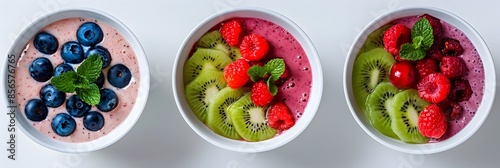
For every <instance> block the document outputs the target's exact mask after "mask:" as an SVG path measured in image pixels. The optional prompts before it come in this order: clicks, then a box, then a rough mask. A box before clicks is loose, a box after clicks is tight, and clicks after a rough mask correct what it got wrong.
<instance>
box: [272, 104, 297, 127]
mask: <svg viewBox="0 0 500 168" xmlns="http://www.w3.org/2000/svg"><path fill="white" fill-rule="evenodd" d="M267 123H268V124H269V126H270V127H271V128H274V129H277V130H281V131H284V130H287V129H290V128H291V127H292V126H293V125H295V120H294V118H293V116H292V113H291V112H290V109H288V107H287V106H286V105H285V103H283V102H277V103H275V104H273V105H271V107H269V109H268V111H267Z"/></svg>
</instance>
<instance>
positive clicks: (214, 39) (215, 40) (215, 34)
mask: <svg viewBox="0 0 500 168" xmlns="http://www.w3.org/2000/svg"><path fill="white" fill-rule="evenodd" d="M196 46H198V47H202V48H212V49H217V50H221V51H224V52H225V53H226V54H228V55H229V57H230V58H231V59H232V60H237V59H239V58H241V53H240V49H238V48H237V47H232V46H230V45H229V44H227V43H226V41H225V40H224V38H222V35H221V34H220V32H219V31H218V30H214V31H211V32H208V33H206V34H205V35H203V36H201V38H200V39H199V40H198V43H197V44H196Z"/></svg>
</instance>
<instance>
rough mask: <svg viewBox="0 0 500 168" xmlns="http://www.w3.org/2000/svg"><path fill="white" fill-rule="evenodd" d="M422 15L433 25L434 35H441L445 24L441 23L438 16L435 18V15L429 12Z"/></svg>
mask: <svg viewBox="0 0 500 168" xmlns="http://www.w3.org/2000/svg"><path fill="white" fill-rule="evenodd" d="M420 17H421V18H425V19H427V20H428V21H429V23H430V24H431V26H432V35H434V36H439V35H440V34H441V32H443V25H442V24H441V20H439V19H438V18H435V17H434V16H431V15H429V14H424V15H422V16H420Z"/></svg>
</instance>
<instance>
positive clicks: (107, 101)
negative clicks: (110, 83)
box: [97, 89, 118, 112]
mask: <svg viewBox="0 0 500 168" xmlns="http://www.w3.org/2000/svg"><path fill="white" fill-rule="evenodd" d="M116 105H118V97H117V96H116V93H115V92H114V91H112V90H110V89H101V100H100V101H99V104H97V109H99V110H101V111H102V112H108V111H111V110H113V109H115V108H116Z"/></svg>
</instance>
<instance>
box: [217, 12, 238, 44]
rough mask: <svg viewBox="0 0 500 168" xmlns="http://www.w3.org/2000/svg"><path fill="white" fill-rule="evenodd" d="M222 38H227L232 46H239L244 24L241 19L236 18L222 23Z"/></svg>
mask: <svg viewBox="0 0 500 168" xmlns="http://www.w3.org/2000/svg"><path fill="white" fill-rule="evenodd" d="M220 33H221V35H222V38H224V40H226V42H227V44H229V45H230V46H237V45H238V43H240V39H241V38H242V37H243V26H241V23H240V21H238V20H236V19H234V20H231V21H228V22H226V23H224V24H222V27H221V29H220Z"/></svg>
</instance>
